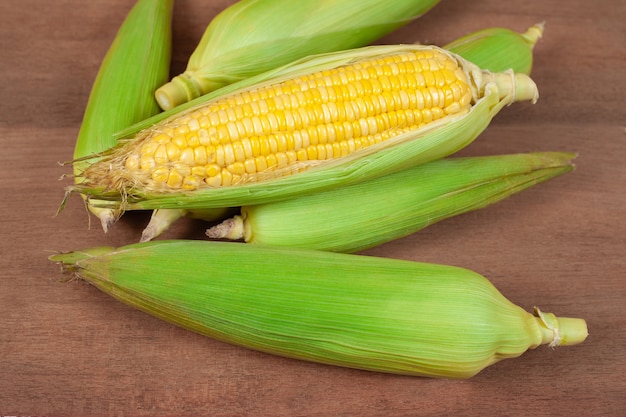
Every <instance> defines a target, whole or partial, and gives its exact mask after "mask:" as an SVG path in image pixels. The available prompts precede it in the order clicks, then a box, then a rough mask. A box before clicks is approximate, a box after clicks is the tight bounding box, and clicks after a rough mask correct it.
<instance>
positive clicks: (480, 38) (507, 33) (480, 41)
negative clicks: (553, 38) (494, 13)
mask: <svg viewBox="0 0 626 417" xmlns="http://www.w3.org/2000/svg"><path fill="white" fill-rule="evenodd" d="M543 30H544V24H543V23H538V24H536V25H533V26H531V27H530V28H528V30H527V31H526V32H525V33H518V32H515V31H513V30H510V29H506V28H487V29H483V30H479V31H477V32H473V33H471V34H469V35H466V36H463V37H461V38H459V39H457V40H455V41H453V42H451V43H449V44H447V45H446V46H444V48H445V49H447V50H449V51H452V52H454V53H457V54H459V55H461V56H462V57H463V58H465V59H467V60H468V61H471V62H473V63H475V64H476V65H478V66H479V67H481V68H484V69H487V70H489V71H493V72H502V71H506V70H508V69H512V70H513V71H515V72H517V73H520V74H528V75H530V72H531V70H532V65H533V48H534V46H535V44H536V43H537V41H538V40H539V39H540V38H541V36H542V35H543Z"/></svg>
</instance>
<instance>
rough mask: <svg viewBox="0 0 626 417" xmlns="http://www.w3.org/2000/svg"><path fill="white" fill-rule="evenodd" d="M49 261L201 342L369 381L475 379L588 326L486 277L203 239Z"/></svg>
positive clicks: (568, 340) (575, 338)
mask: <svg viewBox="0 0 626 417" xmlns="http://www.w3.org/2000/svg"><path fill="white" fill-rule="evenodd" d="M51 260H53V261H56V262H60V263H62V264H63V265H64V266H65V268H67V269H69V270H70V271H72V272H74V273H76V275H78V276H79V277H80V278H83V279H85V280H87V281H89V282H91V283H93V284H94V285H95V286H96V287H98V288H100V289H101V290H102V291H104V292H106V293H108V294H109V295H111V296H113V297H115V298H117V299H119V300H120V301H122V302H124V303H127V304H129V305H131V306H133V307H136V308H138V309H141V310H143V311H145V312H147V313H150V314H152V315H154V316H156V317H159V318H161V319H164V320H167V321H170V322H172V323H174V324H177V325H179V326H182V327H185V328H187V329H190V330H193V331H195V332H198V333H201V334H204V335H207V336H210V337H214V338H216V339H219V340H222V341H226V342H229V343H234V344H237V345H241V346H245V347H248V348H252V349H257V350H260V351H264V352H269V353H273V354H278V355H283V356H287V357H292V358H298V359H304V360H309V361H315V362H321V363H327V364H332V365H340V366H346V367H352V368H360V369H366V370H372V371H381V372H392V373H398V374H407V375H419V376H429V377H445V378H468V377H471V376H473V375H475V374H477V373H478V372H480V371H481V370H482V369H483V368H485V367H487V366H489V365H492V364H494V363H495V362H498V361H499V360H502V359H505V358H514V357H517V356H519V355H521V354H522V353H524V352H525V351H526V350H527V349H533V348H535V347H537V346H539V345H541V344H550V345H551V346H568V345H573V344H577V343H580V342H582V341H583V340H584V339H585V338H586V336H587V327H586V324H585V321H584V320H582V319H574V318H557V317H555V316H554V315H553V314H550V313H541V312H540V311H539V310H538V309H536V310H535V314H534V315H533V314H530V313H527V312H526V311H524V310H523V309H522V308H520V307H518V306H516V305H514V304H513V303H511V302H510V301H508V300H507V299H506V298H505V297H504V296H503V295H502V294H501V293H500V292H498V290H497V289H496V288H495V287H494V286H493V285H491V283H489V281H487V280H486V279H485V278H484V277H482V276H481V275H479V274H477V273H474V272H471V271H468V270H465V269H461V268H456V267H449V266H443V265H432V264H424V263H414V262H409V261H400V260H393V259H382V258H375V257H369V256H368V257H365V256H358V255H346V254H338V253H329V252H321V251H319V252H318V251H305V250H295V249H277V248H267V247H260V246H253V245H242V244H239V243H225V242H220V243H217V242H202V241H155V242H148V243H140V244H135V245H129V246H125V247H122V248H118V249H115V248H111V247H100V248H92V249H88V250H83V251H76V252H72V253H68V254H60V255H55V256H52V257H51ZM182 260H184V262H181V261H182Z"/></svg>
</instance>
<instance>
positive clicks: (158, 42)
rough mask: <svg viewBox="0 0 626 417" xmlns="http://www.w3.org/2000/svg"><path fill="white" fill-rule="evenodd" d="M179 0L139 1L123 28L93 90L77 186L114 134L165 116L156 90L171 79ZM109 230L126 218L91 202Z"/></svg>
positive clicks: (80, 141) (81, 136)
mask: <svg viewBox="0 0 626 417" xmlns="http://www.w3.org/2000/svg"><path fill="white" fill-rule="evenodd" d="M172 7H173V0H138V1H137V2H136V4H135V6H134V7H133V8H132V9H131V10H130V12H129V13H128V15H127V16H126V18H125V20H124V22H123V23H122V25H121V26H120V28H119V30H118V32H117V34H116V36H115V39H114V40H113V43H112V44H111V46H110V48H109V50H108V51H107V53H106V55H105V57H104V59H103V61H102V63H101V65H100V68H99V70H98V74H97V75H96V79H95V81H94V84H93V86H92V89H91V93H90V95H89V99H88V102H87V106H86V109H85V113H84V116H83V121H82V124H81V127H80V131H79V133H78V137H77V139H76V145H75V148H74V160H75V162H74V166H73V169H74V176H75V182H76V183H77V184H78V183H81V182H82V181H83V180H84V178H82V177H81V173H82V172H83V171H84V169H85V168H86V167H88V166H89V165H91V164H92V163H93V162H95V161H96V160H97V159H98V156H99V155H100V154H101V153H103V152H104V151H106V150H108V149H109V148H111V147H113V146H114V145H115V144H116V143H117V140H116V137H115V136H114V134H115V133H116V132H118V131H120V130H122V129H125V128H128V127H129V126H131V125H133V124H134V123H137V122H139V121H141V120H144V119H147V118H148V117H150V116H152V115H154V114H156V113H158V112H159V106H158V104H157V102H156V100H155V99H154V90H155V89H156V88H157V87H158V86H160V85H162V84H163V83H164V82H165V81H166V80H167V79H168V77H169V66H170V55H171V17H172ZM87 207H88V208H89V210H90V211H92V212H93V213H94V214H95V215H96V216H97V217H98V218H100V221H101V224H102V227H103V229H104V231H105V232H106V231H107V229H108V228H109V227H110V225H111V224H112V223H113V222H114V221H115V220H116V219H117V217H118V216H119V215H120V211H119V210H118V207H116V206H115V205H113V206H109V207H107V208H100V207H96V206H95V201H93V200H91V201H88V202H87Z"/></svg>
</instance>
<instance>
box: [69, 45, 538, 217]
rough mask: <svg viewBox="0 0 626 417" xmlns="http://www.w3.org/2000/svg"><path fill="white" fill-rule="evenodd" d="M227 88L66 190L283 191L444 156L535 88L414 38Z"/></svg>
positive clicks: (188, 202) (116, 199)
mask: <svg viewBox="0 0 626 417" xmlns="http://www.w3.org/2000/svg"><path fill="white" fill-rule="evenodd" d="M259 80H260V82H259V83H257V84H254V82H255V81H259ZM250 85H252V88H250ZM231 87H232V88H233V89H235V92H233V93H231V94H227V95H224V94H220V93H218V94H217V95H216V97H212V96H211V95H208V96H205V97H206V99H207V100H209V101H208V102H207V103H206V104H201V105H200V104H199V105H198V106H197V107H193V108H191V109H188V110H185V111H183V112H181V113H179V114H177V115H175V116H172V117H171V118H169V119H166V120H165V121H163V122H162V123H161V124H158V125H156V126H153V127H151V128H147V129H145V130H143V131H141V132H139V133H138V134H137V135H136V137H135V138H133V139H131V140H128V141H125V143H123V144H122V145H121V146H119V147H117V148H116V149H114V150H113V151H112V152H111V153H110V154H109V155H107V156H106V157H105V158H103V160H102V161H100V162H98V163H96V164H94V165H92V166H90V167H89V168H87V169H86V170H85V171H84V172H83V173H82V175H83V176H84V177H85V178H86V181H85V182H84V183H83V184H79V185H77V186H75V187H73V190H74V191H79V192H81V193H84V194H87V195H91V196H95V197H96V198H98V199H110V200H111V202H112V203H113V204H122V205H123V206H124V207H125V208H126V209H151V208H208V207H225V206H239V205H244V204H252V203H260V202H263V201H271V200H276V199H283V198H287V197H290V196H294V195H298V194H302V193H303V190H306V191H313V190H321V189H324V188H331V187H333V186H336V185H340V184H347V183H353V182H360V181H363V180H366V179H368V178H373V177H376V176H379V175H382V174H385V173H391V172H395V171H399V170H401V169H403V168H406V167H409V166H414V165H417V164H420V163H424V162H427V161H429V160H433V159H438V158H441V157H444V156H447V155H449V154H451V153H453V152H455V151H457V150H459V149H460V148H462V147H464V146H466V145H467V144H469V143H470V142H471V141H472V140H473V139H474V138H475V137H476V136H477V135H478V134H479V133H480V132H481V131H482V130H483V129H484V128H486V127H487V125H488V124H489V122H490V120H491V118H492V117H493V116H494V115H495V114H497V113H498V111H499V110H500V109H502V107H503V106H505V105H507V104H510V103H512V102H514V101H520V100H533V101H534V100H536V99H537V96H538V93H537V89H536V86H535V84H534V83H533V81H532V80H531V79H530V78H528V77H527V76H525V75H523V74H514V73H512V72H506V73H496V74H494V73H490V72H488V71H481V70H480V69H479V68H478V67H476V66H475V65H474V64H471V63H469V62H467V61H465V60H463V59H462V58H461V57H459V56H456V55H454V54H452V53H449V52H447V51H445V50H442V49H440V48H437V47H433V46H417V45H400V46H374V47H368V48H361V49H358V50H354V51H347V52H342V53H337V54H327V55H321V56H317V57H311V58H309V59H307V60H304V61H303V62H300V63H295V64H293V65H291V66H288V67H285V68H282V69H279V70H276V71H274V72H272V73H271V74H269V75H267V74H264V75H263V76H261V77H260V78H257V79H254V80H246V81H245V82H244V83H243V85H242V86H241V87H242V88H239V87H240V86H231ZM243 87H248V88H247V89H243ZM229 91H230V90H229ZM364 165H367V167H365V166H364Z"/></svg>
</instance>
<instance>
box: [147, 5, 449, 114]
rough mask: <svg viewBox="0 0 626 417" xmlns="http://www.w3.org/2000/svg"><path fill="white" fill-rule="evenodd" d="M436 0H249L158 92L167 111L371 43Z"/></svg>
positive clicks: (231, 11)
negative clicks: (312, 58) (301, 62)
mask: <svg viewBox="0 0 626 417" xmlns="http://www.w3.org/2000/svg"><path fill="white" fill-rule="evenodd" d="M437 3H439V1H438V0H395V1H380V0H339V1H319V0H299V1H297V2H293V1H291V0H244V1H238V2H235V3H234V4H233V5H231V6H229V7H228V8H226V9H225V10H223V11H222V12H221V13H220V14H218V15H217V16H216V17H215V18H214V19H213V20H212V21H211V23H210V24H209V25H208V26H207V28H206V30H205V33H204V35H203V36H202V39H201V40H200V42H199V44H198V46H197V47H196V49H195V50H194V52H193V53H192V55H191V57H190V58H189V62H188V64H187V68H186V69H185V71H184V72H183V73H182V74H180V75H178V76H176V77H174V78H173V79H172V81H170V82H169V83H167V84H165V85H164V86H162V87H161V88H159V89H158V90H157V91H156V97H157V100H158V102H159V104H160V105H161V107H162V108H163V109H164V110H167V109H171V108H173V107H175V106H177V105H179V104H181V103H184V102H186V101H188V100H191V99H194V98H196V97H198V96H201V95H203V94H206V93H208V92H210V91H213V90H216V89H218V88H220V87H223V86H225V85H227V84H231V83H233V82H235V81H239V80H243V79H245V78H249V77H251V76H253V75H256V74H259V73H261V72H264V71H268V70H271V69H273V68H276V67H279V66H281V65H284V64H287V63H289V62H292V61H295V60H297V59H300V58H303V57H305V56H308V55H313V54H320V53H324V52H332V51H340V50H345V49H350V48H356V47H360V46H365V45H368V44H370V43H372V42H373V41H374V40H376V39H378V38H380V37H382V36H384V35H386V34H388V33H389V32H391V31H393V30H394V29H397V28H399V27H401V26H403V25H405V24H407V23H409V22H411V21H412V20H413V19H415V18H417V17H418V16H420V15H422V14H424V13H426V12H427V11H428V10H430V9H431V8H432V7H434V6H435V5H436V4H437Z"/></svg>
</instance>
